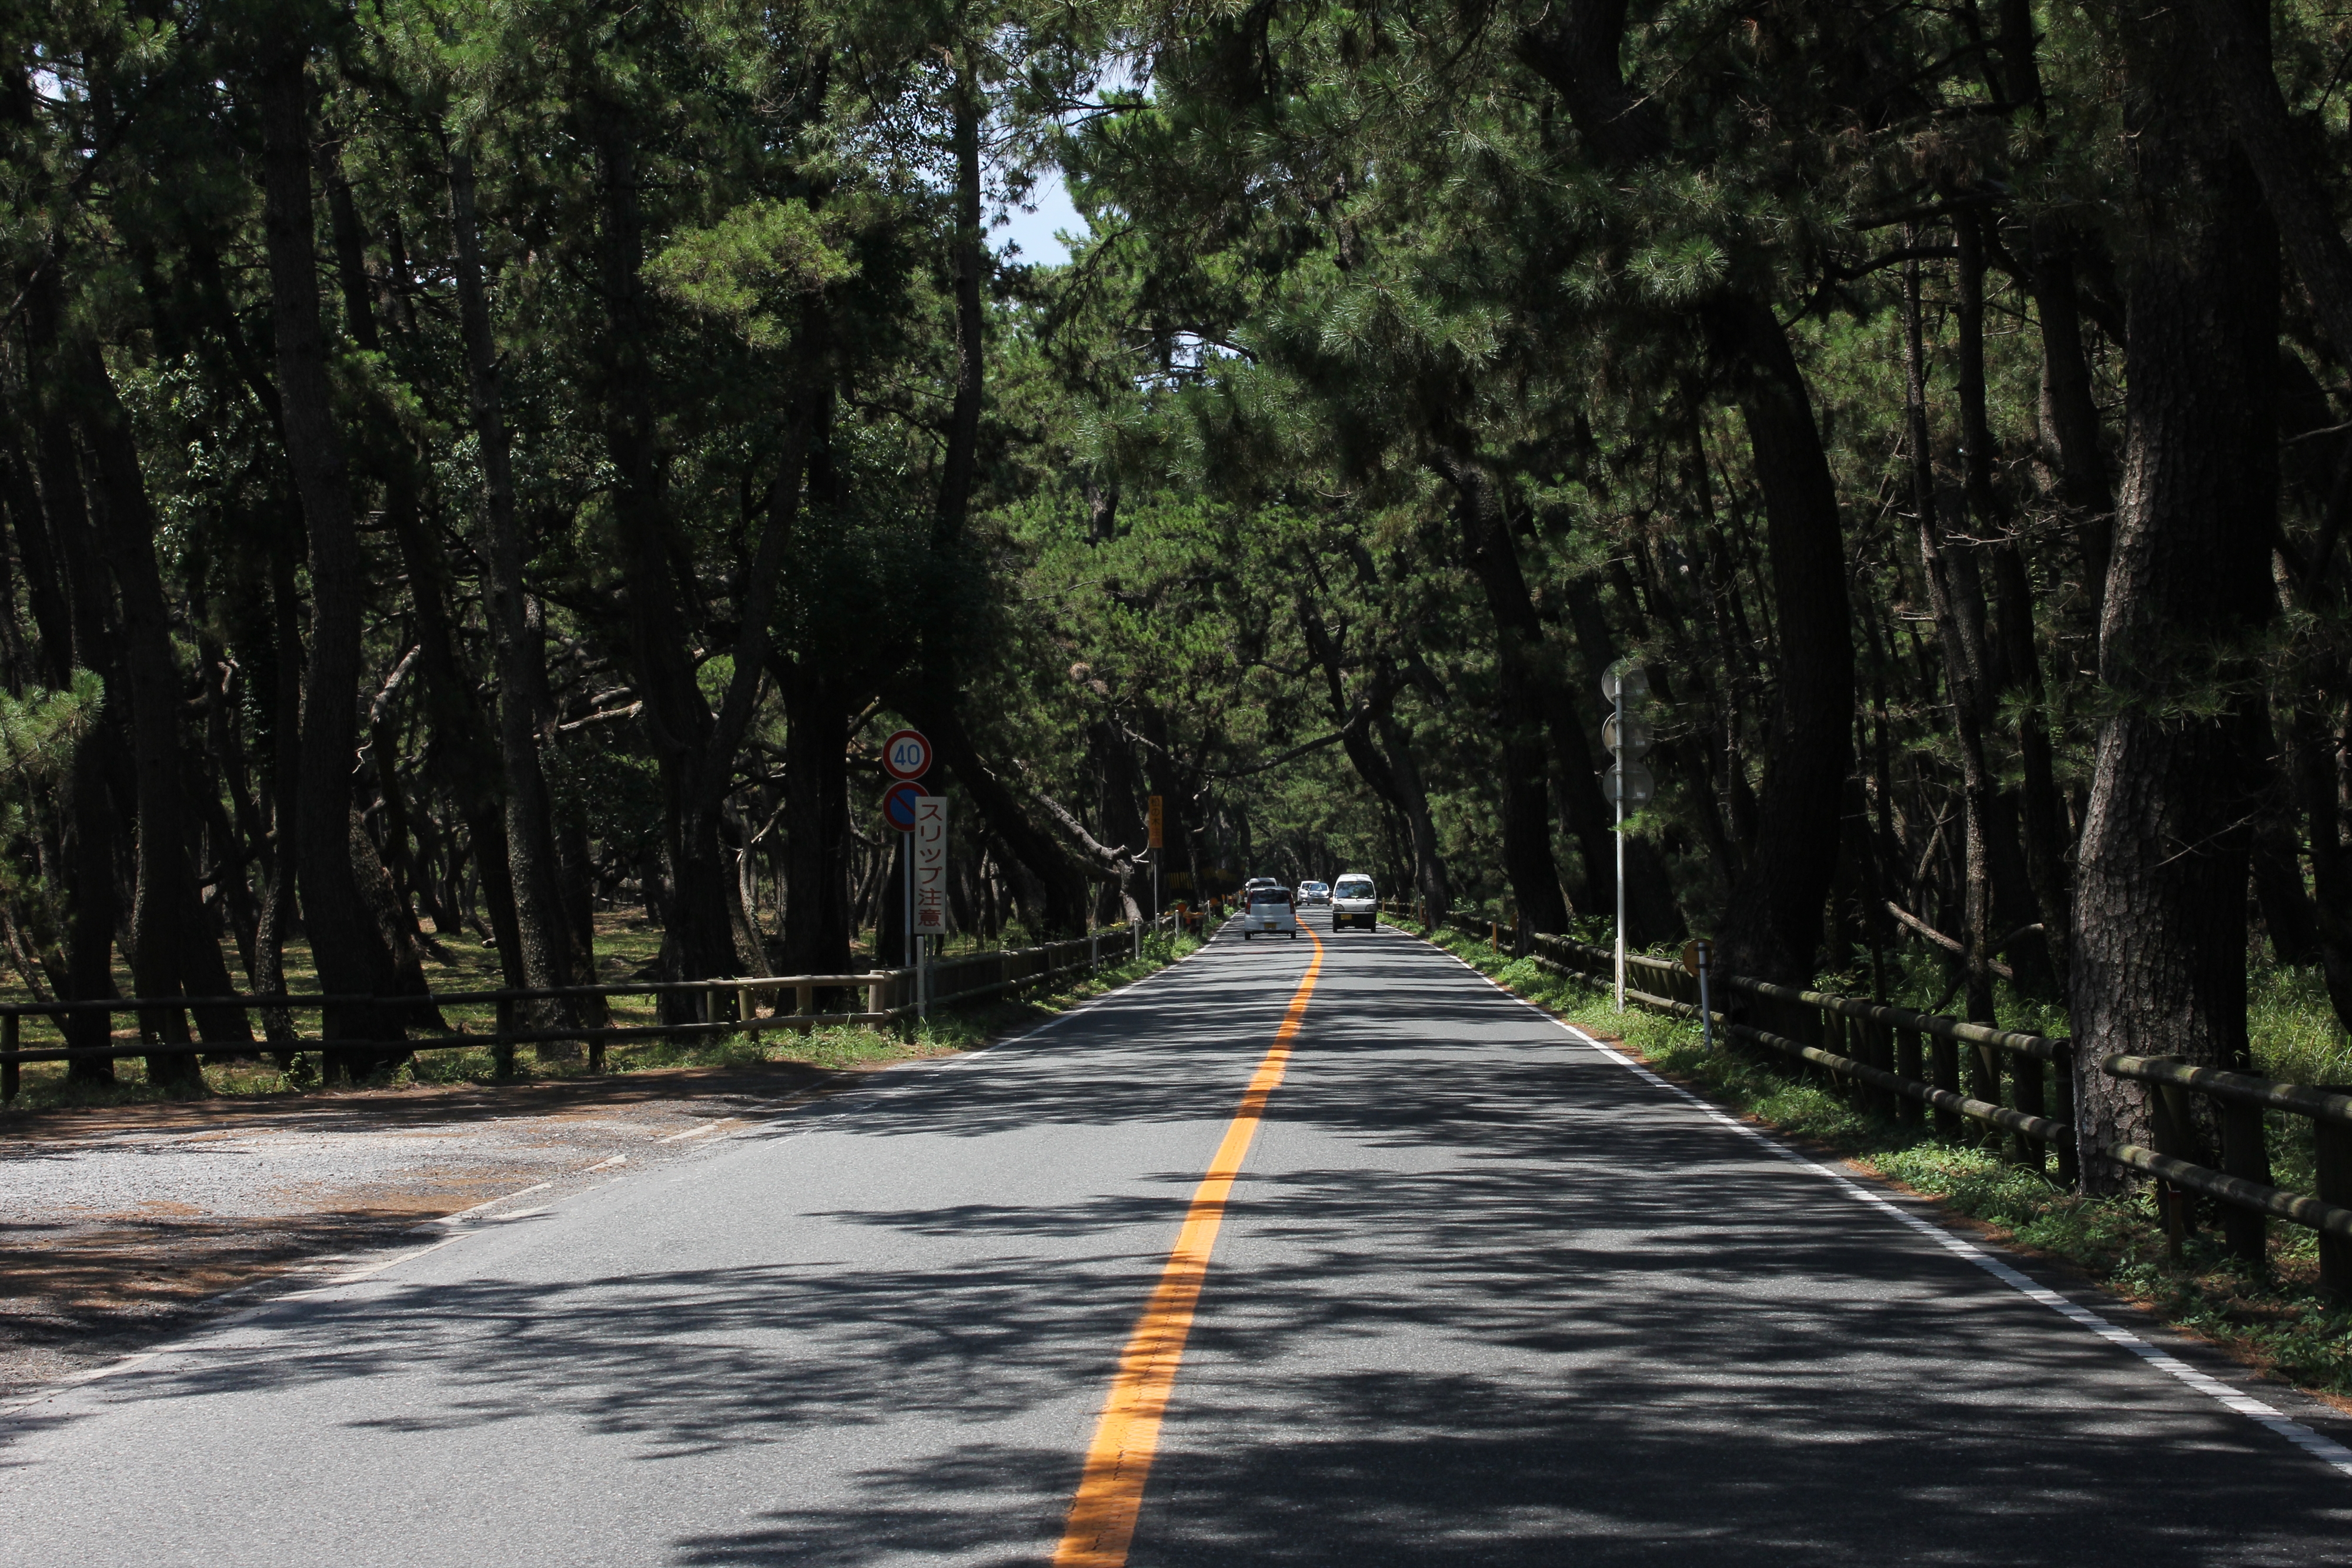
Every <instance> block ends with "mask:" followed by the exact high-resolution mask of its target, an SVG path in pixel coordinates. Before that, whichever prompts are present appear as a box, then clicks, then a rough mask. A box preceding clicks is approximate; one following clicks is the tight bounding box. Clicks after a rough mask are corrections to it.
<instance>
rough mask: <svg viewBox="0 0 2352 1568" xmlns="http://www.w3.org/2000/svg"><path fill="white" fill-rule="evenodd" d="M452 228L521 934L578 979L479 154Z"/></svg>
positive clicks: (538, 958)
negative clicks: (482, 216)
mask: <svg viewBox="0 0 2352 1568" xmlns="http://www.w3.org/2000/svg"><path fill="white" fill-rule="evenodd" d="M448 162H449V213H450V228H451V232H452V234H453V235H455V236H456V240H457V246H456V249H457V267H456V271H457V316H458V322H459V325H460V328H461V336H462V337H463V339H464V341H465V345H466V380H467V397H468V402H469V406H470V408H471V411H472V413H473V420H474V436H475V440H476V442H477V444H478V448H479V450H480V453H481V465H482V480H483V489H484V492H485V494H484V497H483V507H482V519H483V521H482V538H481V543H480V547H479V548H480V551H481V559H482V567H483V571H482V610H483V614H484V617H485V618H486V619H487V620H488V622H489V624H490V657H491V668H492V671H493V674H494V678H495V684H496V689H497V691H498V694H499V695H498V743H499V761H500V763H501V764H502V766H503V768H504V769H505V773H506V789H505V791H504V793H505V797H506V849H507V865H508V871H509V883H510V885H511V887H512V890H513V897H514V909H515V936H516V940H517V941H518V943H519V944H520V949H521V951H520V954H519V955H518V958H519V961H520V969H521V971H522V975H523V980H522V984H524V985H525V986H528V987H530V988H533V989H538V988H544V987H557V986H571V985H576V984H578V983H580V981H581V978H582V977H580V976H578V975H575V974H574V973H573V968H572V933H571V931H570V929H569V927H568V925H567V924H566V922H565V920H564V915H563V898H562V889H561V887H560V886H559V884H558V883H559V878H558V875H557V863H556V851H555V830H554V821H553V812H552V810H551V806H550V803H549V799H548V789H547V778H546V775H545V774H544V773H543V772H542V771H541V768H540V760H539V731H538V726H537V724H536V723H535V722H534V721H535V719H536V715H535V714H534V712H533V704H532V703H531V700H530V694H531V693H532V691H533V690H534V689H535V688H536V686H537V685H539V684H540V683H541V681H543V679H544V678H545V672H544V667H543V666H541V667H538V668H534V667H533V666H534V663H535V660H536V656H537V654H538V644H537V641H536V640H535V639H534V638H532V637H531V636H530V633H529V631H528V629H527V627H526V626H525V623H524V622H525V607H524V602H523V601H524V592H525V589H524V585H523V577H522V563H523V549H522V528H521V525H520V521H519V520H518V519H517V517H516V516H515V494H514V468H513V463H512V460H511V457H510V455H509V443H508V436H507V423H506V411H505V407H504V404H503V402H502V401H501V395H500V392H499V367H498V345H497V343H496V341H495V340H493V338H492V335H491V330H490V308H489V298H488V294H487V293H486V291H485V289H484V287H483V281H482V254H481V239H480V234H479V230H478V226H477V224H476V220H475V215H474V161H473V159H472V158H471V157H469V156H468V155H467V154H466V153H465V152H462V151H455V150H453V151H452V152H450V153H449V159H448ZM574 1010H575V1009H573V1008H572V1006H571V1005H570V1004H568V1003H566V1002H562V1001H556V1002H550V1003H543V1004H540V1005H538V1006H536V1007H534V1008H533V1009H531V1011H532V1013H533V1014H534V1015H535V1016H534V1021H535V1022H537V1023H539V1024H540V1025H541V1027H551V1028H562V1027H563V1026H565V1025H569V1024H571V1023H572V1022H573V1021H574V1016H573V1015H574Z"/></svg>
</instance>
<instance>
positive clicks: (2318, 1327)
mask: <svg viewBox="0 0 2352 1568" xmlns="http://www.w3.org/2000/svg"><path fill="white" fill-rule="evenodd" d="M1399 924H1402V925H1405V926H1406V928H1407V929H1417V927H1414V926H1412V925H1411V923H1410V922H1400V923H1399ZM1428 935H1429V936H1431V939H1432V940H1433V941H1436V942H1437V943H1439V945H1441V946H1444V947H1445V948H1446V949H1447V950H1449V951H1451V952H1453V953H1454V954H1455V955H1456V956H1459V957H1461V958H1462V959H1464V960H1465V962H1467V963H1469V964H1471V965H1472V966H1474V967H1476V968H1478V969H1479V970H1481V971H1483V972H1484V973H1486V974H1487V975H1490V976H1492V977H1494V978H1495V979H1496V980H1497V981H1499V982H1500V983H1502V984H1503V985H1505V986H1507V987H1508V988H1510V989H1511V990H1513V991H1514V992H1516V993H1517V994H1518V995H1520V996H1523V997H1525V998H1528V1000H1530V1001H1533V1002H1535V1003H1537V1004H1538V1005H1539V1006H1541V1007H1543V1008H1545V1009H1548V1010H1549V1011H1551V1012H1553V1013H1556V1014H1558V1015H1559V1017H1561V1018H1563V1019H1568V1020H1569V1021H1570V1022H1571V1023H1574V1024H1576V1025H1578V1026H1579V1027H1580V1028H1583V1029H1586V1030H1590V1031H1591V1032H1592V1033H1594V1034H1598V1035H1604V1036H1607V1037H1610V1038H1612V1039H1615V1040H1621V1041H1622V1043H1623V1045H1624V1046H1625V1047H1627V1048H1628V1049H1630V1050H1631V1051H1633V1053H1634V1054H1636V1055H1638V1056H1640V1057H1641V1058H1642V1059H1643V1061H1644V1062H1645V1063H1646V1064H1647V1065H1649V1066H1650V1067H1651V1068H1652V1069H1653V1070H1654V1071H1657V1072H1659V1073H1661V1074H1663V1075H1664V1076H1665V1077H1668V1078H1671V1079H1674V1080H1675V1082H1680V1083H1682V1084H1684V1085H1685V1086H1686V1087H1688V1088H1691V1089H1693V1090H1696V1091H1697V1092H1699V1093H1702V1094H1704V1095H1706V1097H1707V1098H1708V1099H1710V1100H1713V1101H1715V1102H1717V1103H1719V1104H1722V1105H1725V1106H1727V1107H1728V1108H1730V1109H1733V1110H1736V1111H1738V1112H1742V1113H1746V1114H1748V1115H1749V1116H1751V1117H1753V1118H1755V1119H1756V1120H1757V1121H1759V1122H1760V1123H1762V1124H1765V1125H1767V1126H1769V1127H1772V1128H1774V1129H1776V1130H1778V1131H1780V1132H1782V1133H1786V1134H1791V1135H1792V1136H1794V1137H1795V1138H1797V1139H1799V1140H1801V1141H1803V1142H1805V1143H1809V1144H1811V1145H1816V1146H1818V1147H1820V1148H1822V1149H1824V1150H1827V1151H1829V1152H1832V1153H1834V1154H1836V1155H1842V1156H1843V1157H1844V1158H1845V1159H1847V1160H1849V1161H1851V1162H1852V1163H1853V1165H1854V1166H1858V1167H1859V1168H1861V1169H1863V1170H1864V1171H1867V1172H1869V1173H1871V1174H1873V1175H1875V1176H1880V1177H1883V1178H1884V1179H1885V1180H1887V1181H1890V1182H1893V1183H1895V1185H1897V1186H1902V1187H1905V1188H1907V1189H1909V1190H1910V1191H1913V1192H1916V1193H1918V1194H1920V1195H1921V1196H1923V1197H1929V1198H1932V1199H1934V1200H1935V1201H1936V1202H1937V1203H1938V1204H1940V1205H1942V1206H1943V1207H1946V1208H1947V1209H1949V1210H1952V1211H1954V1212H1955V1213H1958V1214H1960V1215H1964V1216H1966V1217H1968V1218H1970V1219H1973V1220H1976V1221H1979V1222H1980V1223H1981V1224H1982V1225H1983V1226H1984V1227H1985V1228H1986V1229H1987V1230H1988V1231H1989V1232H1990V1236H1991V1238H1992V1239H1995V1240H1998V1241H2000V1242H2003V1243H2005V1244H2006V1245H2009V1246H2011V1247H2013V1248H2016V1249H2020V1250H2021V1251H2025V1252H2029V1253H2033V1254H2037V1255H2040V1256H2042V1257H2047V1258H2051V1259H2054V1260H2059V1261H2062V1262H2063V1263H2066V1264H2069V1265H2072V1266H2073V1267H2074V1268H2076V1269H2079V1270H2082V1271H2083V1272H2084V1274H2086V1275H2088V1276H2089V1277H2090V1278H2091V1279H2092V1280H2093V1281H2096V1282H2097V1283H2098V1284H2100V1285H2102V1286H2105V1288H2106V1289H2108V1290H2110V1291H2115V1292H2116V1294H2118V1295H2120V1296H2122V1297H2124V1298H2126V1300H2128V1301H2133V1302H2135V1303H2137V1304H2138V1305H2140V1306H2143V1307H2146V1308H2147V1309H2149V1310H2150V1311H2152V1312H2155V1313H2156V1314H2157V1315H2158V1316H2159V1317H2161V1318H2163V1319H2164V1320H2165V1321H2167V1322H2170V1323H2172V1324H2174V1325H2175V1326H2176V1327H2179V1328H2181V1329H2185V1330H2187V1331H2188V1332H2189V1333H2195V1334H2198V1335H2200V1336H2201V1337H2203V1338H2206V1339H2209V1340H2211V1341H2213V1342H2215V1343H2219V1344H2221V1345H2222V1346H2224V1347H2226V1348H2228V1349H2229V1350H2231V1352H2233V1353H2235V1354H2238V1355H2240V1356H2241V1357H2242V1358H2243V1359H2245V1360H2247V1361H2248V1362H2250V1363H2252V1364H2255V1365H2257V1366H2261V1367H2263V1368H2264V1369H2266V1370H2268V1371H2271V1372H2273V1373H2275V1374H2276V1375H2278V1376H2280V1377H2282V1378H2284V1379H2286V1380H2288V1381H2290V1382H2293V1383H2294V1384H2296V1385H2300V1386H2302V1387H2304V1388H2307V1389H2311V1390H2313V1391H2315V1392H2317V1393H2322V1394H2327V1395H2333V1396H2337V1397H2339V1398H2341V1397H2343V1396H2352V1309H2347V1307H2346V1306H2345V1305H2342V1304H2339V1303H2336V1302H2332V1301H2328V1300H2327V1299H2326V1298H2325V1297H2323V1296H2322V1295H2321V1294H2320V1293H2319V1288H2318V1286H2319V1265H2318V1252H2317V1246H2316V1242H2315V1238H2314V1237H2313V1235H2312V1233H2311V1232H2310V1231H2307V1230H2305V1229H2304V1228H2302V1227H2300V1226H2292V1225H2285V1224H2280V1223H2273V1225H2272V1227H2271V1242H2270V1257H2269V1262H2268V1267H2267V1268H2265V1269H2263V1270H2253V1269H2251V1268H2249V1267H2248V1266H2246V1265H2244V1264H2242V1263H2239V1262H2238V1261H2236V1260H2233V1259H2231V1258H2230V1257H2229V1256H2228V1255H2227V1254H2225V1253H2224V1252H2223V1251H2222V1249H2221V1246H2220V1245H2219V1240H2218V1238H2217V1237H2216V1236H2215V1235H2214V1234H2213V1233H2212V1231H2211V1230H2210V1229H2208V1230H2206V1231H2205V1232H2203V1233H2202V1234H2201V1235H2200V1237H2198V1238H2192V1239H2190V1241H2189V1244H2188V1246H2187V1247H2186V1249H2184V1252H2183V1256H2182V1257H2181V1258H2180V1259H2179V1260H2174V1259H2173V1258H2171V1256H2170V1255H2169V1249H2168V1246H2167V1244H2166V1240H2165V1237H2164V1234H2163V1231H2162V1229H2161V1228H2160V1227H2159V1226H2158V1222H2157V1218H2156V1215H2155V1211H2154V1208H2153V1206H2152V1205H2151V1203H2150V1201H2149V1200H2148V1199H2147V1197H2115V1198H2086V1197H2080V1196H2078V1195H2076V1194H2074V1193H2073V1192H2071V1191H2068V1190H2066V1189H2064V1188H2063V1187H2061V1186H2057V1185H2056V1184H2055V1183H2054V1182H2053V1181H2051V1180H2050V1179H2049V1178H2047V1177H2046V1176H2042V1175H2040V1174H2038V1173H2036V1172H2034V1171H2031V1170H2027V1169H2024V1168H2021V1166H2017V1165H2014V1164H2011V1163H2010V1162H2009V1161H2008V1160H2006V1159H2004V1158H2003V1157H2002V1154H2001V1151H2000V1149H1998V1148H1994V1147H1988V1146H1983V1145H1961V1144H1951V1143H1944V1142H1940V1141H1938V1140H1937V1138H1936V1137H1934V1136H1933V1135H1932V1134H1929V1133H1925V1132H1922V1131H1920V1130H1918V1129H1916V1128H1912V1127H1908V1126H1905V1125H1902V1124H1898V1123H1896V1122H1894V1121H1891V1120H1889V1119H1887V1118H1885V1117H1884V1116H1880V1115H1877V1114H1874V1113H1872V1112H1870V1111H1868V1110H1866V1109H1864V1108H1863V1107H1862V1106H1861V1105H1860V1104H1858V1103H1857V1101H1856V1100H1855V1098H1853V1097H1852V1096H1849V1095H1847V1094H1846V1093H1844V1092H1842V1091H1841V1090H1839V1089H1838V1088H1836V1087H1834V1086H1832V1084H1831V1083H1830V1082H1828V1081H1827V1080H1826V1078H1825V1076H1823V1077H1815V1076H1810V1075H1807V1074H1804V1073H1801V1072H1798V1071H1788V1070H1784V1069H1783V1068H1782V1067H1781V1066H1780V1064H1779V1063H1778V1062H1777V1061H1769V1060H1765V1061H1759V1060H1758V1059H1756V1058H1754V1057H1752V1056H1750V1055H1748V1054H1747V1053H1745V1052H1737V1051H1725V1050H1722V1049H1717V1051H1714V1052H1713V1053H1709V1052H1708V1051H1706V1048H1705V1045H1704V1043H1703V1041H1702V1039H1701V1036H1700V1032H1699V1029H1698V1026H1697V1025H1696V1023H1690V1022H1685V1020H1683V1019H1675V1018H1668V1017H1664V1016H1661V1015H1658V1014H1654V1013H1647V1012H1643V1011H1640V1010H1638V1009H1632V1008H1629V1009H1627V1010H1626V1011H1625V1012H1623V1013H1619V1012H1617V1011H1616V1010H1615V1009H1614V1008H1613V1006H1612V1002H1611V999H1610V997H1609V995H1608V992H1607V991H1606V990H1605V989H1602V988H1594V987H1591V986H1589V985H1587V984H1585V983H1583V982H1582V981H1580V980H1579V979H1577V978H1574V977H1565V976H1561V975H1558V974H1555V973H1553V972H1552V971H1550V970H1549V969H1546V968H1545V967H1542V966H1541V965H1540V964H1538V963H1537V962H1536V961H1535V960H1534V959H1532V958H1520V959H1513V958H1511V957H1510V956H1508V955H1507V954H1498V953H1496V952H1494V951H1493V950H1492V949H1491V948H1490V947H1489V946H1488V944H1487V943H1486V942H1485V941H1482V940H1477V939H1475V938H1472V937H1469V936H1464V935H1462V934H1461V933H1459V932H1453V931H1447V932H1437V933H1429V934H1428ZM1928 999H1930V1000H1932V999H1933V998H1928ZM2310 1000H2311V996H2310V993H2309V990H2308V988H2307V987H2302V988H2299V987H2298V986H2297V984H2296V982H2295V981H2294V977H2292V976H2289V977H2285V978H2284V979H2273V981H2272V982H2271V983H2270V985H2269V988H2268V990H2267V992H2265V988H2263V987H2261V986H2258V987H2257V988H2256V1018H2257V1019H2258V1039H2259V1040H2260V1044H2258V1047H2257V1055H2258V1058H2259V1060H2260V1061H2261V1062H2262V1064H2263V1069H2264V1071H2270V1072H2273V1073H2274V1074H2276V1075H2277V1076H2280V1077H2290V1076H2292V1077H2296V1078H2298V1079H2299V1081H2301V1082H2343V1081H2344V1079H2345V1077H2347V1076H2352V1069H2347V1066H2346V1065H2345V1063H2346V1056H2345V1048H2344V1044H2343V1041H2342V1040H2341V1038H2340V1034H2339V1033H2338V1032H2336V1031H2334V1030H2333V1020H2332V1019H2328V1020H2327V1021H2326V1028H2322V1027H2320V1026H2319V1025H2317V1024H2316V1023H2315V1022H2314V1021H2313V1020H2312V1019H2311V1017H2310V1009H2309V1003H2310ZM2318 1000H2319V1005H2320V1007H2322V1008H2325V1006H2326V998H2325V997H2324V995H2322V996H2320V997H2319V998H2318ZM2002 1022H2003V1023H2004V1024H2007V1025H2009V1026H2010V1027H2032V1026H2031V1024H2030V1023H2029V1022H2028V1021H2027V1020H2025V1019H2012V1017H2011V1016H2010V1015H2007V1014H2005V1015H2004V1016H2003V1019H2002ZM2058 1032H2062V1033H2063V1026H2062V1028H2061V1029H2060V1030H2059V1031H2058ZM2290 1120H2293V1121H2298V1122H2299V1121H2300V1119H2299V1118H2294V1119H2290ZM2304 1125H2305V1132H2304V1135H2303V1136H2302V1138H2301V1140H2300V1143H2298V1142H2297V1140H2296V1138H2295V1135H2294V1134H2295V1129H2294V1128H2293V1127H2289V1126H2282V1127H2280V1128H2276V1129H2274V1130H2273V1161H2274V1163H2275V1166H2276V1170H2277V1178H2276V1179H2277V1180H2278V1181H2279V1183H2280V1185H2282V1186H2300V1187H2302V1188H2303V1189H2304V1190H2306V1191H2308V1190H2309V1187H2310V1180H2311V1171H2310V1164H2309V1153H2308V1150H2309V1138H2308V1133H2307V1124H2304ZM1825 1201H1827V1200H1826V1199H1825Z"/></svg>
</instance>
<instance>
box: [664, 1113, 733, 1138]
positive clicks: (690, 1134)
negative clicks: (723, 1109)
mask: <svg viewBox="0 0 2352 1568" xmlns="http://www.w3.org/2000/svg"><path fill="white" fill-rule="evenodd" d="M742 1119H743V1118H741V1117H740V1116H721V1117H720V1118H719V1120H717V1121H716V1122H711V1123H709V1124H705V1125H703V1126H699V1127H695V1128H692V1129H690V1130H689V1131H687V1132H683V1133H672V1134H670V1135H669V1136H667V1137H666V1138H656V1139H655V1140H654V1142H655V1143H656V1144H682V1143H684V1142H686V1141H687V1140H688V1138H699V1137H704V1136H706V1135H708V1134H712V1133H715V1132H717V1131H719V1128H721V1127H725V1126H729V1125H731V1124H734V1123H737V1122H740V1121H741V1120H742Z"/></svg>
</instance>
